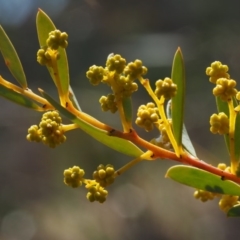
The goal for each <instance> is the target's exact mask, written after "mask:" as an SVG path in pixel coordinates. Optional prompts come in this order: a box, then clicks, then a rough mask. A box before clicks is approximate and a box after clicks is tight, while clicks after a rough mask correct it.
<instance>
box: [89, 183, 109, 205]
mask: <svg viewBox="0 0 240 240" xmlns="http://www.w3.org/2000/svg"><path fill="white" fill-rule="evenodd" d="M86 189H87V190H88V193H87V196H86V197H87V199H88V200H89V201H90V202H94V201H97V202H100V203H103V202H105V201H106V198H107V196H108V191H107V190H106V189H104V188H103V187H101V186H100V184H99V183H96V182H95V181H89V182H88V184H86Z"/></svg>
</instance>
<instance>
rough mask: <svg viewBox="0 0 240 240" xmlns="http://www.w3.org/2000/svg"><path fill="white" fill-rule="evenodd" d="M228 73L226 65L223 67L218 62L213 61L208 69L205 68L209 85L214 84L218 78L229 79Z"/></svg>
mask: <svg viewBox="0 0 240 240" xmlns="http://www.w3.org/2000/svg"><path fill="white" fill-rule="evenodd" d="M227 72H228V66H227V65H223V64H222V63H221V62H219V61H215V62H213V63H212V64H211V66H210V67H207V69H206V74H207V76H209V77H210V78H209V81H210V82H211V83H214V84H216V81H217V80H218V79H219V78H227V79H229V78H230V75H229V74H228V73H227Z"/></svg>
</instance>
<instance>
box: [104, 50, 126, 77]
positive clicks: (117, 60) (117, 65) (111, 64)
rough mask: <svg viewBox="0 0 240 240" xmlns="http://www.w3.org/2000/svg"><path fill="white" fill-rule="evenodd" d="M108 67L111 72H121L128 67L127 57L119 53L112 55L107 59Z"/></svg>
mask: <svg viewBox="0 0 240 240" xmlns="http://www.w3.org/2000/svg"><path fill="white" fill-rule="evenodd" d="M106 67H107V69H108V70H109V71H110V72H111V71H116V73H118V74H121V73H122V72H123V70H124V68H125V67H126V59H125V58H122V57H121V55H119V54H116V55H110V57H109V58H108V59H107V62H106Z"/></svg>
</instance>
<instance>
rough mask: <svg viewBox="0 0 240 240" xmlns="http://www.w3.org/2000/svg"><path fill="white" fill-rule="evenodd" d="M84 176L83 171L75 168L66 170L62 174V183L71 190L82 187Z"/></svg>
mask: <svg viewBox="0 0 240 240" xmlns="http://www.w3.org/2000/svg"><path fill="white" fill-rule="evenodd" d="M84 174H85V172H84V170H83V169H81V168H79V167H77V166H74V167H72V168H68V169H66V170H64V172H63V176H64V183H65V184H66V185H67V186H70V187H72V188H77V187H80V186H82V181H83V180H84V178H83V176H84Z"/></svg>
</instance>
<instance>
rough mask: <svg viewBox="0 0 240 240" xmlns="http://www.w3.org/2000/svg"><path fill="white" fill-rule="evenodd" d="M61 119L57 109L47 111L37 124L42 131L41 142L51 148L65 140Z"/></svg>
mask: <svg viewBox="0 0 240 240" xmlns="http://www.w3.org/2000/svg"><path fill="white" fill-rule="evenodd" d="M61 121H62V120H61V118H60V116H59V114H58V112H57V111H53V112H52V111H49V112H46V113H44V114H43V117H42V120H41V122H40V124H39V128H40V129H41V133H42V142H43V143H44V144H46V145H48V146H49V147H51V148H55V147H56V146H57V145H59V144H61V143H63V142H65V141H66V136H65V135H64V130H63V128H62V126H61Z"/></svg>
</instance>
